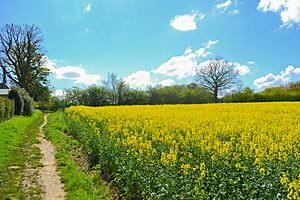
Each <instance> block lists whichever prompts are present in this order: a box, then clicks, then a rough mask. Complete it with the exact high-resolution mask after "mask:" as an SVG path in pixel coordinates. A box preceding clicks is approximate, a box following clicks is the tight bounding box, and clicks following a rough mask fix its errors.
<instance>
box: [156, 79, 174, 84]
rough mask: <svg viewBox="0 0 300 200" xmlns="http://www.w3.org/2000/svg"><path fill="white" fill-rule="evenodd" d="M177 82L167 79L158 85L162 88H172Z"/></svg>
mask: <svg viewBox="0 0 300 200" xmlns="http://www.w3.org/2000/svg"><path fill="white" fill-rule="evenodd" d="M175 84H176V82H175V81H174V80H172V79H166V80H162V81H160V82H159V83H158V85H161V86H171V85H175Z"/></svg>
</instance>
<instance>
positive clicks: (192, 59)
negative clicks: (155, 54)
mask: <svg viewBox="0 0 300 200" xmlns="http://www.w3.org/2000/svg"><path fill="white" fill-rule="evenodd" d="M198 53H200V52H198ZM197 57H198V56H197V54H196V53H193V52H192V51H189V50H186V51H185V53H184V54H183V55H182V56H175V57H172V58H170V59H169V60H168V61H167V62H165V63H163V64H161V65H160V66H159V67H158V68H157V69H155V70H153V73H155V74H161V75H166V76H175V77H177V78H178V79H182V78H185V77H188V76H191V75H192V74H193V72H194V71H195V66H196V65H197V61H196V58H197Z"/></svg>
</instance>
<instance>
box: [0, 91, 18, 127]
mask: <svg viewBox="0 0 300 200" xmlns="http://www.w3.org/2000/svg"><path fill="white" fill-rule="evenodd" d="M14 108H15V103H14V101H13V100H10V99H7V98H2V97H0V122H2V121H5V120H8V119H10V118H12V117H13V116H14Z"/></svg>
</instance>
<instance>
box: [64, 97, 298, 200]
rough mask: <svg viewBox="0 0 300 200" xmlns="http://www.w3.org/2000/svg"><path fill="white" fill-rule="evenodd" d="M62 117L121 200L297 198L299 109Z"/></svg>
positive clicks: (131, 110) (232, 107) (122, 111)
mask: <svg viewBox="0 0 300 200" xmlns="http://www.w3.org/2000/svg"><path fill="white" fill-rule="evenodd" d="M66 112H67V121H68V124H69V127H70V130H71V133H72V134H73V135H74V137H75V138H76V139H78V140H79V141H80V142H81V143H82V144H83V145H84V147H85V149H86V151H87V152H88V154H89V156H90V158H91V161H92V163H93V164H94V166H95V167H97V168H98V169H99V170H101V173H103V176H104V177H105V178H106V179H107V180H108V181H109V182H111V183H112V185H113V186H115V187H117V188H118V191H119V196H121V197H122V196H124V197H125V198H128V199H299V198H300V103H288V102H287V103H248V104H246V103H245V104H205V105H157V106H111V107H85V106H77V107H70V108H67V109H66Z"/></svg>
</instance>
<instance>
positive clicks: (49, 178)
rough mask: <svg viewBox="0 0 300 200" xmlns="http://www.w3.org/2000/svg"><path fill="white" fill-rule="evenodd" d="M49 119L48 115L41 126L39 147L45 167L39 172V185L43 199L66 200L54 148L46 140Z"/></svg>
mask: <svg viewBox="0 0 300 200" xmlns="http://www.w3.org/2000/svg"><path fill="white" fill-rule="evenodd" d="M47 117H48V115H45V117H44V123H43V124H42V125H41V126H40V132H39V140H40V142H41V143H40V144H38V145H37V146H38V147H39V148H40V150H41V154H42V155H43V157H42V160H41V163H42V165H43V167H42V168H41V169H40V171H39V184H40V185H41V186H42V190H43V192H44V194H43V199H45V200H62V199H65V192H64V190H63V187H64V186H63V184H62V183H61V181H60V177H59V175H58V172H57V166H56V162H55V151H54V147H53V145H52V144H51V143H50V142H49V141H48V140H46V138H45V134H44V127H45V125H46V124H47V122H48V120H47Z"/></svg>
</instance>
